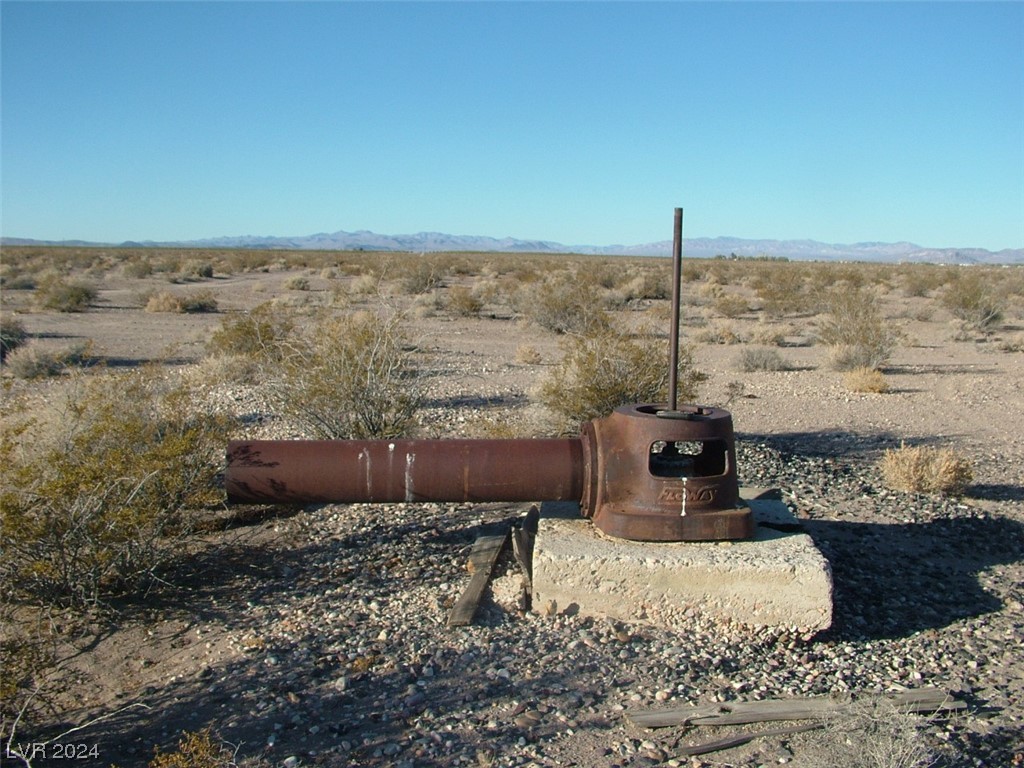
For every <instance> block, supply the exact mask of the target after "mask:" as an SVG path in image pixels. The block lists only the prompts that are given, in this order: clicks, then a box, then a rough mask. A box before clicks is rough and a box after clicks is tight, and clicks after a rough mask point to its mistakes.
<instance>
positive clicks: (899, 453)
mask: <svg viewBox="0 0 1024 768" xmlns="http://www.w3.org/2000/svg"><path fill="white" fill-rule="evenodd" d="M879 467H880V469H881V471H882V480H883V482H884V483H885V485H886V486H887V487H889V488H892V489H893V490H896V491H906V492H907V493H938V494H942V495H944V496H959V495H961V494H963V492H964V489H966V487H967V486H968V484H970V482H971V480H972V479H973V478H974V475H973V472H972V471H971V463H970V462H969V461H968V460H967V459H964V458H962V457H960V456H958V455H957V454H956V452H954V451H953V449H952V448H933V447H930V446H908V445H900V447H899V448H898V449H896V450H888V451H886V452H885V454H884V455H883V456H882V460H881V463H880V464H879Z"/></svg>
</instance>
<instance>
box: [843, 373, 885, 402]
mask: <svg viewBox="0 0 1024 768" xmlns="http://www.w3.org/2000/svg"><path fill="white" fill-rule="evenodd" d="M843 384H845V385H846V388H847V389H848V390H850V391H851V392H865V393H872V394H876V395H881V394H885V393H886V392H888V391H889V381H888V379H886V378H885V374H884V373H882V372H881V371H879V370H878V369H876V368H869V367H864V368H853V369H852V370H849V371H847V372H846V375H845V376H843Z"/></svg>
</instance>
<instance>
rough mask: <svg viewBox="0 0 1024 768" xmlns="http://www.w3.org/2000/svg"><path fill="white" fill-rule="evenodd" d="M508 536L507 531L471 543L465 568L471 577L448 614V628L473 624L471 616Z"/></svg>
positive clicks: (477, 605)
mask: <svg viewBox="0 0 1024 768" xmlns="http://www.w3.org/2000/svg"><path fill="white" fill-rule="evenodd" d="M508 536H509V533H508V531H505V533H503V534H501V535H500V536H481V537H480V538H478V539H477V540H476V541H475V542H474V543H473V548H472V549H471V550H470V553H469V563H468V566H467V567H468V568H469V572H470V573H472V574H473V575H472V576H471V577H470V579H469V584H468V585H467V586H466V589H465V590H464V591H463V593H462V595H460V596H459V599H458V600H457V601H456V603H455V605H454V606H452V610H451V613H450V614H448V626H449V627H464V626H466V625H467V624H472V623H473V616H474V615H475V614H476V609H477V608H478V607H479V606H480V598H481V597H482V596H483V594H484V590H485V589H486V588H487V582H488V581H490V579H491V573H492V571H494V565H495V563H497V562H498V557H500V556H501V551H502V550H503V549H504V548H505V542H507V541H508Z"/></svg>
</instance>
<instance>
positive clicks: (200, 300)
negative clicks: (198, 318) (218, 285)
mask: <svg viewBox="0 0 1024 768" xmlns="http://www.w3.org/2000/svg"><path fill="white" fill-rule="evenodd" d="M179 303H180V306H181V310H180V311H182V312H184V313H186V314H200V313H203V312H216V311H217V298H216V297H215V296H214V295H213V292H212V291H198V292H197V293H190V294H187V295H185V296H182V297H181V298H180V299H179Z"/></svg>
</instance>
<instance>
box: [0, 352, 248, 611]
mask: <svg viewBox="0 0 1024 768" xmlns="http://www.w3.org/2000/svg"><path fill="white" fill-rule="evenodd" d="M195 399H196V398H195V395H194V393H193V392H192V391H191V389H190V388H188V387H184V386H180V385H171V384H168V382H167V380H166V379H165V378H162V377H160V376H159V375H158V374H156V373H152V372H149V371H136V372H132V373H129V374H123V375H102V376H99V375H98V376H88V377H87V376H79V377H77V378H75V379H74V380H73V381H72V382H71V386H69V387H68V388H67V391H66V393H65V397H64V400H63V401H62V402H61V403H60V407H59V412H58V413H57V414H55V418H54V419H52V420H49V421H47V420H44V419H30V418H28V417H26V416H23V415H19V416H18V417H16V418H7V419H4V421H3V425H2V433H0V459H2V463H3V465H4V468H5V478H4V480H5V482H4V486H3V488H2V490H0V538H2V540H3V542H4V557H3V558H2V560H0V589H2V591H3V592H4V593H6V594H14V595H19V596H21V597H24V598H35V599H40V600H43V601H47V602H51V601H52V602H60V603H70V604H75V605H87V604H94V603H96V602H97V601H100V600H102V599H104V598H105V597H108V596H113V595H117V594H123V593H127V592H130V591H133V590H134V589H136V588H138V587H139V586H141V585H143V584H144V583H146V582H148V581H149V579H150V578H151V577H152V576H153V575H154V574H155V573H156V571H157V569H158V568H159V567H160V566H161V565H163V564H164V563H166V562H167V561H168V560H169V558H171V557H172V556H173V555H174V554H176V553H177V552H178V551H179V549H180V547H181V545H182V544H183V542H184V540H185V538H186V537H187V535H188V534H189V532H190V531H191V529H192V524H193V516H192V514H191V513H192V511H193V510H196V509H198V508H201V507H204V506H206V505H209V504H214V503H219V501H220V497H221V492H220V491H219V489H218V488H217V486H216V483H215V479H216V476H217V472H218V470H219V468H220V465H221V464H222V459H221V457H222V455H223V451H224V444H225V441H226V439H227V431H228V426H229V425H228V423H227V421H226V420H225V419H223V418H221V417H215V416H210V415H207V414H204V413H202V412H200V411H197V409H196V408H195Z"/></svg>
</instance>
